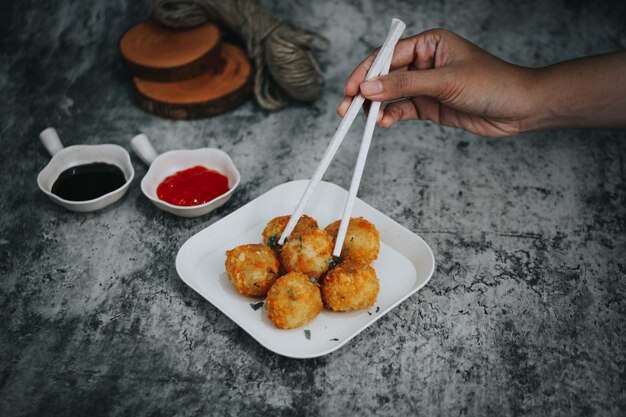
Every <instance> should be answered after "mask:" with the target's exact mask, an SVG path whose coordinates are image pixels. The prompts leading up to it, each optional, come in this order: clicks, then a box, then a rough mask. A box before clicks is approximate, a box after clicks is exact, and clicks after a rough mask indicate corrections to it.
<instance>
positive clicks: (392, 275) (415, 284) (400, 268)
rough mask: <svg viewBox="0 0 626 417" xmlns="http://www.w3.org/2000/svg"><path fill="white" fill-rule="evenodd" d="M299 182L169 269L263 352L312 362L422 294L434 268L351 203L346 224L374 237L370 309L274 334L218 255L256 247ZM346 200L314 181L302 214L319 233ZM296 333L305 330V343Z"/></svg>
mask: <svg viewBox="0 0 626 417" xmlns="http://www.w3.org/2000/svg"><path fill="white" fill-rule="evenodd" d="M307 183H308V180H300V181H292V182H288V183H285V184H282V185H279V186H278V187H276V188H273V189H272V190H270V191H268V192H266V193H265V194H263V195H262V196H260V197H258V198H256V199H255V200H253V201H251V202H250V203H248V204H246V205H245V206H243V207H241V208H240V209H239V210H237V211H235V212H233V213H231V214H230V215H228V216H226V217H224V218H223V219H221V220H220V221H218V222H216V223H214V224H212V225H211V226H209V227H207V228H206V229H204V230H202V231H201V232H198V233H197V234H195V235H194V236H192V237H191V238H189V240H187V241H186V242H185V243H184V244H183V246H182V247H181V248H180V250H179V251H178V255H177V256H176V270H177V271H178V275H180V277H181V278H182V280H183V281H184V282H185V283H186V284H187V285H189V286H190V287H191V288H193V289H194V290H195V291H196V292H198V293H199V294H200V295H201V296H203V297H204V298H206V299H207V300H208V301H209V302H211V304H213V305H214V306H215V307H217V308H219V309H220V310H221V311H222V312H223V313H224V314H226V315H227V316H228V317H229V318H230V319H231V320H233V321H234V322H235V323H237V324H238V325H239V326H241V328H243V329H244V330H245V331H246V332H248V334H250V336H252V337H253V338H255V339H256V340H257V341H258V342H259V343H260V344H262V345H263V346H265V347H266V348H267V349H269V350H271V351H273V352H276V353H278V354H280V355H283V356H288V357H291V358H315V357H318V356H322V355H326V354H328V353H330V352H332V351H334V350H337V349H339V348H340V347H341V346H343V345H344V344H346V343H347V342H348V341H349V340H350V339H352V338H353V337H354V336H356V335H357V334H359V333H360V332H361V331H362V330H363V329H365V328H366V327H367V326H369V325H371V324H372V323H374V322H375V321H376V320H378V319H379V318H381V317H382V316H383V315H384V314H386V313H387V312H388V311H390V310H391V309H392V308H394V307H395V306H397V305H398V304H400V303H401V302H402V301H404V300H405V299H406V298H408V297H409V296H410V295H411V294H413V293H415V292H416V291H417V290H419V289H420V288H422V287H423V286H424V284H426V283H427V282H428V280H429V279H430V277H431V276H432V274H433V271H434V269H435V258H434V257H433V253H432V251H431V249H430V247H428V245H427V244H426V242H424V240H422V239H421V238H420V237H419V236H417V235H415V234H414V233H412V232H410V231H409V230H407V229H406V228H404V227H402V226H401V225H399V224H398V223H396V222H394V221H393V220H391V219H390V218H389V217H387V216H385V215H384V214H382V213H381V212H379V211H378V210H376V209H374V208H373V207H371V206H369V205H368V204H366V203H364V202H363V201H361V200H359V199H357V200H356V203H355V205H354V211H353V217H358V216H363V217H365V218H366V219H367V220H369V221H370V222H372V223H374V225H375V226H376V228H377V229H378V231H379V233H380V240H381V244H380V255H379V257H378V259H377V260H376V261H374V263H373V264H372V266H373V267H374V269H375V270H376V274H377V275H378V279H379V281H380V293H379V294H378V299H377V301H376V304H375V305H374V307H372V308H370V309H369V310H361V311H354V312H350V313H334V312H332V311H329V310H326V309H324V310H323V311H322V313H320V315H319V316H317V318H315V320H313V321H312V322H310V323H307V324H306V325H304V326H302V327H300V328H297V329H293V330H280V329H278V328H276V327H274V325H273V324H272V323H271V322H270V321H269V319H268V318H267V313H266V310H265V307H263V308H260V309H258V310H254V309H253V308H252V307H251V304H254V303H257V302H259V301H262V300H260V299H256V298H249V297H245V296H243V295H240V294H239V293H237V291H236V290H235V288H234V287H233V286H232V285H231V284H230V282H229V281H228V277H227V276H226V271H225V269H224V261H225V260H226V254H225V252H226V250H228V249H232V248H234V247H235V246H238V245H243V244H246V243H261V242H262V239H261V232H262V231H263V228H264V227H265V225H266V224H267V222H268V221H270V220H271V219H273V218H274V217H277V216H281V215H285V214H291V212H292V211H293V209H294V208H295V206H296V204H297V203H298V200H299V198H300V196H301V195H302V192H303V191H304V188H305V187H306V185H307ZM347 195H348V192H347V191H346V190H344V189H343V188H341V187H339V186H337V185H335V184H332V183H329V182H323V181H322V182H320V183H319V185H318V186H317V188H316V190H315V193H314V194H313V198H312V199H311V202H310V203H309V206H310V207H309V209H308V210H305V212H306V214H308V215H309V216H311V217H313V218H314V219H316V220H317V222H318V223H319V226H320V227H321V228H324V227H326V225H327V224H329V223H331V222H332V221H334V220H337V219H338V218H340V217H341V213H342V211H343V205H344V203H345V200H346V197H347ZM304 330H309V331H310V334H309V336H310V339H309V338H307V337H305V332H304Z"/></svg>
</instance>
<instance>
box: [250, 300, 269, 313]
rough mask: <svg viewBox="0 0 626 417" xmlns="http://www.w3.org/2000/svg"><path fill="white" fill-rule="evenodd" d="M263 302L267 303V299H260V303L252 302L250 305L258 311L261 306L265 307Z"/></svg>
mask: <svg viewBox="0 0 626 417" xmlns="http://www.w3.org/2000/svg"><path fill="white" fill-rule="evenodd" d="M263 304H265V301H259V302H258V303H250V307H252V309H253V310H254V311H257V310H258V309H259V308H261V307H263Z"/></svg>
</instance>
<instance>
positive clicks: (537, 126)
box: [520, 68, 558, 133]
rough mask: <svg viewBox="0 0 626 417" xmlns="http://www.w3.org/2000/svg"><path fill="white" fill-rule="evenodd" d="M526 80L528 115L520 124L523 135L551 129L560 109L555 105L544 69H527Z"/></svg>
mask: <svg viewBox="0 0 626 417" xmlns="http://www.w3.org/2000/svg"><path fill="white" fill-rule="evenodd" d="M524 78H525V82H524V88H525V91H526V97H527V106H526V115H525V117H524V118H523V119H522V120H521V123H520V130H521V133H523V132H532V131H535V130H543V129H549V128H551V127H552V124H553V122H554V120H555V119H556V118H557V114H558V109H556V108H554V105H553V103H554V100H553V98H554V97H553V93H552V91H551V88H550V87H551V86H550V82H549V80H548V78H549V77H548V76H547V74H546V71H545V70H544V69H543V68H526V69H525V76H524Z"/></svg>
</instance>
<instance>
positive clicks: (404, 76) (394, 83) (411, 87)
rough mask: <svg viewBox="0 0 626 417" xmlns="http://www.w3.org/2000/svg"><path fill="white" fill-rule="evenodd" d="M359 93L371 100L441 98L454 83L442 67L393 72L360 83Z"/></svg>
mask: <svg viewBox="0 0 626 417" xmlns="http://www.w3.org/2000/svg"><path fill="white" fill-rule="evenodd" d="M360 87H361V94H363V96H364V97H365V98H367V99H369V100H373V101H389V100H396V99H399V98H403V97H414V96H430V97H435V98H438V99H443V98H444V96H445V95H447V94H446V91H447V90H454V85H453V83H452V80H450V77H449V76H448V74H447V72H446V71H445V70H443V69H429V70H423V71H404V72H395V73H391V74H388V75H383V76H381V77H377V78H374V79H373V80H370V81H366V82H364V83H362V84H361V86H360Z"/></svg>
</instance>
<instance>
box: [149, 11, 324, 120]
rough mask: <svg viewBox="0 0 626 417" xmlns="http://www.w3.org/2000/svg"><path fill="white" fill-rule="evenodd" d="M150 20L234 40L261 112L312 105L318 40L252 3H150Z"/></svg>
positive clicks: (317, 83) (317, 82)
mask: <svg viewBox="0 0 626 417" xmlns="http://www.w3.org/2000/svg"><path fill="white" fill-rule="evenodd" d="M151 6H152V17H153V18H154V19H156V20H157V21H158V22H161V23H162V24H164V25H166V26H171V27H191V26H196V25H199V24H201V23H204V22H206V21H213V22H217V23H220V24H222V25H224V26H225V27H227V28H228V29H230V30H232V31H233V32H235V33H236V34H238V35H239V36H240V37H241V38H242V40H243V41H244V42H245V44H246V48H247V50H248V54H249V55H250V57H251V58H252V60H253V61H254V64H255V74H254V95H255V97H256V99H257V101H258V103H259V105H260V106H261V107H263V108H264V109H268V110H277V109H279V108H281V107H283V106H284V105H285V104H286V103H287V96H288V97H291V98H293V99H294V100H298V101H312V100H314V99H315V98H317V96H318V95H319V93H320V90H321V88H322V85H323V84H324V77H323V75H322V72H321V71H320V68H319V66H318V65H317V62H316V61H315V58H314V57H313V54H312V53H311V48H312V44H313V42H314V41H315V39H316V38H321V39H323V40H324V42H325V43H326V44H328V41H327V40H326V39H325V38H324V37H322V36H321V35H319V34H316V33H314V32H311V31H308V30H304V29H300V28H296V27H294V26H292V25H291V24H289V23H287V22H285V21H283V20H282V19H280V18H279V17H277V16H275V15H273V14H272V13H270V12H269V11H268V10H267V9H265V8H264V7H263V6H262V5H261V4H260V3H259V1H258V0H151Z"/></svg>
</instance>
